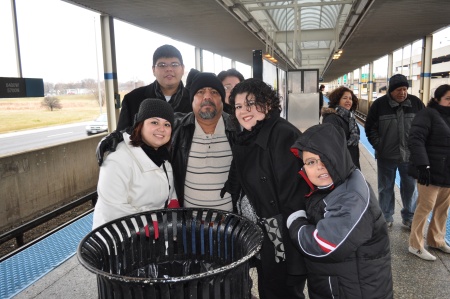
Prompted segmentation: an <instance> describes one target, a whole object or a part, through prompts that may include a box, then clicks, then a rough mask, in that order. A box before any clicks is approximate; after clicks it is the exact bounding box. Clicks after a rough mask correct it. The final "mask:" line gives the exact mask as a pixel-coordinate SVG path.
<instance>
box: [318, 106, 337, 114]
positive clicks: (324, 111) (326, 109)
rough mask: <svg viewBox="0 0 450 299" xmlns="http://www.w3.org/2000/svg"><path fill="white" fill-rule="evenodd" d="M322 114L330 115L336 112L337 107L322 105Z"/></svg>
mask: <svg viewBox="0 0 450 299" xmlns="http://www.w3.org/2000/svg"><path fill="white" fill-rule="evenodd" d="M321 112H322V116H325V115H328V114H336V109H335V108H331V107H322V111H321Z"/></svg>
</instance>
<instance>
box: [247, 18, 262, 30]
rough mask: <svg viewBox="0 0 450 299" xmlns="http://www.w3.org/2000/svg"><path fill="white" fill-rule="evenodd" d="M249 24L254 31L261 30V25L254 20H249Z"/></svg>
mask: <svg viewBox="0 0 450 299" xmlns="http://www.w3.org/2000/svg"><path fill="white" fill-rule="evenodd" d="M247 25H248V27H250V29H252V30H253V31H255V32H258V31H259V27H258V26H257V25H256V24H255V23H253V22H252V21H250V22H247Z"/></svg>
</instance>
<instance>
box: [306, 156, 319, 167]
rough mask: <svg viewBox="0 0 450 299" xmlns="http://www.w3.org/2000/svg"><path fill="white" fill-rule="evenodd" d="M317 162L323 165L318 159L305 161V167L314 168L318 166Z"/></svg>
mask: <svg viewBox="0 0 450 299" xmlns="http://www.w3.org/2000/svg"><path fill="white" fill-rule="evenodd" d="M319 162H320V163H323V162H322V160H320V159H314V158H310V159H308V160H306V161H305V165H306V166H308V167H314V166H317V165H319Z"/></svg>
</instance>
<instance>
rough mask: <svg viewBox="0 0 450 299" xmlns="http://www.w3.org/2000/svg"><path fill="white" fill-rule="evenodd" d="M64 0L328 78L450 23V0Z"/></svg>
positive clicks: (233, 54) (221, 50)
mask: <svg viewBox="0 0 450 299" xmlns="http://www.w3.org/2000/svg"><path fill="white" fill-rule="evenodd" d="M64 1H66V2H69V3H72V4H75V5H79V6H81V7H85V8H88V9H91V10H93V11H96V12H99V13H102V14H106V15H109V16H112V17H114V18H116V19H120V20H122V21H125V22H127V23H130V24H133V25H136V26H139V27H142V28H146V29H148V30H151V31H153V32H156V33H159V34H162V35H165V36H168V37H171V38H173V39H175V40H179V41H182V42H185V43H188V44H191V45H193V46H196V47H199V48H202V49H205V50H208V51H211V52H214V53H217V54H219V55H223V56H225V57H228V58H231V59H234V60H236V61H240V62H242V63H245V64H249V65H252V57H253V55H252V51H253V50H263V52H264V53H269V54H271V55H272V56H273V57H274V58H275V59H276V60H277V62H276V63H277V64H278V65H279V67H281V68H282V69H285V70H291V69H319V74H320V76H321V77H322V78H323V80H324V81H331V80H333V79H336V78H337V77H339V76H342V75H344V74H346V73H349V72H351V71H353V70H355V69H357V68H359V67H361V66H363V65H365V64H367V63H370V62H372V61H374V60H377V59H378V58H381V57H383V56H384V55H386V54H388V53H391V52H392V51H395V50H397V49H399V48H400V47H402V46H403V45H406V44H408V43H411V42H414V41H416V40H418V39H422V38H423V37H424V36H426V35H428V34H432V33H433V32H435V31H437V30H440V29H442V28H444V27H446V26H449V25H450V19H449V15H450V5H449V4H448V3H447V1H443V0H420V1H418V0H296V1H270V0H151V1H150V0H73V1H72V0H64ZM340 51H342V52H341V53H340V57H339V59H333V57H334V56H335V55H336V54H337V53H338V52H340Z"/></svg>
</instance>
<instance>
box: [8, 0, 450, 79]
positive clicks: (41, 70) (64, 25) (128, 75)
mask: <svg viewBox="0 0 450 299" xmlns="http://www.w3.org/2000/svg"><path fill="white" fill-rule="evenodd" d="M10 2H11V1H10V0H0V28H1V30H0V40H1V41H2V46H1V47H0V77H17V76H18V74H17V71H16V64H15V59H14V57H15V55H14V46H13V45H14V38H13V32H12V28H11V9H10ZM16 8H17V17H18V27H19V37H20V49H21V58H22V73H23V77H27V78H43V79H44V81H46V82H53V83H56V82H74V81H80V80H82V79H87V78H92V79H97V72H99V77H100V80H102V79H103V69H102V53H101V49H100V48H97V49H96V46H95V45H96V43H95V41H96V39H97V40H100V39H101V36H100V24H99V21H100V18H99V15H98V14H97V13H94V12H91V11H89V10H86V9H83V8H80V7H77V6H74V5H71V4H68V3H66V2H63V1H61V0H39V1H35V0H16ZM114 30H115V35H116V55H117V60H116V61H117V74H118V79H119V81H121V82H125V81H130V80H142V81H144V82H145V83H150V82H152V81H153V80H154V77H153V74H152V70H151V65H152V55H153V52H154V50H155V49H156V48H157V47H159V46H161V45H163V44H172V45H174V46H175V47H177V48H178V49H179V50H180V51H181V53H182V54H183V59H184V64H185V65H186V70H189V69H190V68H192V67H194V66H195V61H194V57H195V55H194V47H193V46H191V45H188V44H185V43H181V42H177V41H174V40H172V39H170V38H168V37H164V36H161V35H159V34H156V33H152V32H150V31H148V30H144V29H140V28H138V27H135V26H131V25H129V24H127V23H124V22H121V21H118V20H115V22H114ZM100 44H101V43H98V45H99V47H100ZM448 44H450V29H446V30H444V31H442V32H440V33H437V34H435V36H434V45H433V47H434V48H436V47H441V46H445V45H448ZM419 48H420V47H419ZM96 51H97V52H98V56H97V57H96ZM405 52H407V51H405ZM413 54H414V51H413ZM204 57H205V59H210V61H208V67H209V69H205V71H212V72H216V73H217V72H218V71H220V70H222V69H227V68H229V66H227V65H224V66H223V65H218V63H217V59H214V58H213V57H212V54H211V53H209V54H208V53H206V54H205V55H204ZM208 57H209V58H208ZM400 57H401V56H400ZM97 59H98V62H99V63H98V64H97ZM394 60H395V57H394ZM213 61H216V65H214V62H213ZM386 61H387V60H386V59H385V58H384V59H381V60H380V61H378V62H375V66H374V67H375V73H384V72H385V68H386V66H385V65H386V63H387V62H386ZM97 65H99V69H97ZM247 67H248V69H246V70H245V71H244V72H243V73H244V77H246V78H248V77H250V75H251V74H250V69H249V68H250V67H249V66H247ZM239 70H240V69H239ZM247 70H248V71H247ZM240 71H241V70H240ZM241 72H242V71H241Z"/></svg>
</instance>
